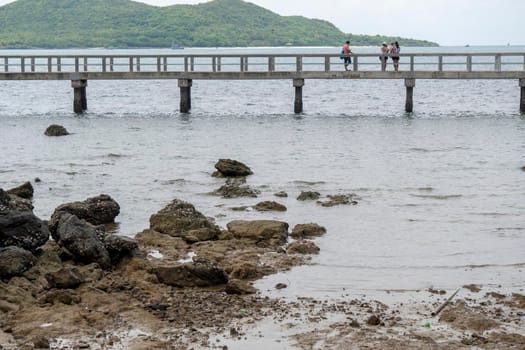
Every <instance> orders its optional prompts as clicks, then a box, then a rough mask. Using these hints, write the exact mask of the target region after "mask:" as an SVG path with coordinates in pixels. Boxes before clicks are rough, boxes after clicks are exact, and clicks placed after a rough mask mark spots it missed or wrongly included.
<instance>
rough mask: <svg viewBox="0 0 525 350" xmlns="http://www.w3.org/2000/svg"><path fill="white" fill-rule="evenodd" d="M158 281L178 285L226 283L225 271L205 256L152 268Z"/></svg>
mask: <svg viewBox="0 0 525 350" xmlns="http://www.w3.org/2000/svg"><path fill="white" fill-rule="evenodd" d="M153 272H154V273H155V275H156V276H157V278H158V280H159V282H161V283H164V284H167V285H170V286H174V287H179V288H186V287H210V286H217V285H221V284H226V283H228V276H227V275H226V272H225V271H224V270H223V269H221V268H220V267H218V266H217V265H216V264H214V263H212V262H211V261H209V260H207V259H205V258H194V259H193V262H190V263H187V264H183V265H178V266H172V267H157V268H153Z"/></svg>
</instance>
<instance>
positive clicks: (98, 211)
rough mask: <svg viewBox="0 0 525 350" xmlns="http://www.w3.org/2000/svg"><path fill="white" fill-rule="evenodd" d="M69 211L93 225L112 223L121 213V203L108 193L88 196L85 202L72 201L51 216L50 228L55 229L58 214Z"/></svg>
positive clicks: (57, 209)
mask: <svg viewBox="0 0 525 350" xmlns="http://www.w3.org/2000/svg"><path fill="white" fill-rule="evenodd" d="M60 212H67V213H70V214H72V215H75V216H76V217H77V218H79V219H82V220H86V221H87V222H89V223H90V224H93V225H101V224H110V223H113V222H115V217H117V216H118V214H119V213H120V206H119V204H118V203H117V202H116V201H115V200H114V199H113V198H111V197H110V196H108V195H107V194H101V195H99V196H96V197H92V198H88V199H86V200H85V201H83V202H72V203H65V204H62V205H60V206H59V207H58V208H56V209H55V212H54V213H53V215H52V216H51V220H50V228H51V231H54V230H55V226H56V220H55V218H56V217H57V214H58V213H60Z"/></svg>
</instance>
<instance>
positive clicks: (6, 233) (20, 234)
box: [0, 210, 49, 251]
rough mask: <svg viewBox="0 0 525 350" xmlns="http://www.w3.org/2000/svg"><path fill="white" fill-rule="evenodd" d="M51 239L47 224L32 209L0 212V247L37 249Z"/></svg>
mask: <svg viewBox="0 0 525 350" xmlns="http://www.w3.org/2000/svg"><path fill="white" fill-rule="evenodd" d="M48 240H49V230H48V228H47V225H46V224H45V223H44V222H43V221H42V220H40V219H39V218H37V217H36V216H35V214H33V213H32V212H30V211H22V212H21V211H15V210H7V211H3V212H0V247H7V246H16V247H20V248H23V249H26V250H30V251H35V250H36V249H37V248H39V247H41V246H42V245H44V244H45V243H46V242H47V241H48Z"/></svg>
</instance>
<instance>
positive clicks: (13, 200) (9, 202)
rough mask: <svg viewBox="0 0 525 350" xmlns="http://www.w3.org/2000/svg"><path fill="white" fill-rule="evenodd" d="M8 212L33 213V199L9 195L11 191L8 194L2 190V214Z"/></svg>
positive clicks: (0, 192) (0, 191)
mask: <svg viewBox="0 0 525 350" xmlns="http://www.w3.org/2000/svg"><path fill="white" fill-rule="evenodd" d="M8 210H16V211H33V203H31V199H26V198H22V197H19V196H17V195H15V194H9V191H7V192H6V191H4V190H2V189H1V188H0V212H5V211H8Z"/></svg>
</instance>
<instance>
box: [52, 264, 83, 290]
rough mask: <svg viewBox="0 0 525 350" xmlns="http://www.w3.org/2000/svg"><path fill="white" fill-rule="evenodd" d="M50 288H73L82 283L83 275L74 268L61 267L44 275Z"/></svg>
mask: <svg viewBox="0 0 525 350" xmlns="http://www.w3.org/2000/svg"><path fill="white" fill-rule="evenodd" d="M44 277H45V278H46V280H47V282H48V283H49V286H50V287H51V288H58V289H75V288H77V287H78V286H80V285H81V284H82V283H84V277H83V276H82V274H81V273H80V271H78V270H77V269H76V268H71V269H70V268H62V269H60V270H58V271H56V272H50V273H47V274H46V275H45V276H44Z"/></svg>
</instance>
